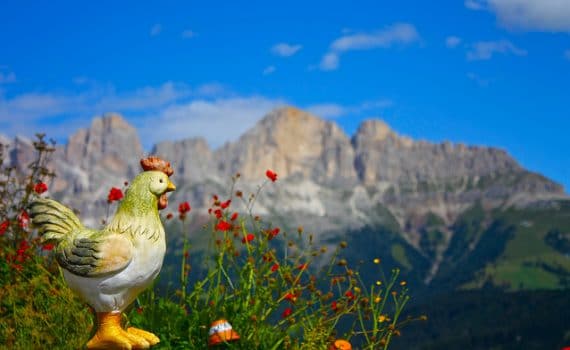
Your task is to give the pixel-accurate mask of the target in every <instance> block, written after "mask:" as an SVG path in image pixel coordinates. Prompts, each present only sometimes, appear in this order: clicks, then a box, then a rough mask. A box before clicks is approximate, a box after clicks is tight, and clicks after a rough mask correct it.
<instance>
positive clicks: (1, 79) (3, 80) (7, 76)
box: [0, 72, 16, 84]
mask: <svg viewBox="0 0 570 350" xmlns="http://www.w3.org/2000/svg"><path fill="white" fill-rule="evenodd" d="M15 82H16V74H15V73H14V72H7V73H3V72H0V84H9V83H15Z"/></svg>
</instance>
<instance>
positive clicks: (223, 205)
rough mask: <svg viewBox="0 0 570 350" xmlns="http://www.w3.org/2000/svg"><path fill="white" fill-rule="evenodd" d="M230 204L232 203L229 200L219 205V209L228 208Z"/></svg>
mask: <svg viewBox="0 0 570 350" xmlns="http://www.w3.org/2000/svg"><path fill="white" fill-rule="evenodd" d="M231 203H232V200H231V199H228V200H227V201H225V202H222V203H220V207H221V208H222V209H226V208H227V207H229V206H230V204H231Z"/></svg>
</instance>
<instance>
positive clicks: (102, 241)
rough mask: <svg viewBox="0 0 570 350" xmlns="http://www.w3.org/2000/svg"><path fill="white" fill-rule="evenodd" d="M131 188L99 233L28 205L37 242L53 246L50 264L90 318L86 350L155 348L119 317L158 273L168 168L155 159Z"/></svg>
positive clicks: (53, 210) (150, 338)
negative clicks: (92, 322) (89, 310)
mask: <svg viewBox="0 0 570 350" xmlns="http://www.w3.org/2000/svg"><path fill="white" fill-rule="evenodd" d="M141 165H142V167H143V170H145V171H143V172H142V173H140V174H139V175H138V176H137V177H135V179H134V180H133V181H132V182H131V184H130V186H129V188H128V189H127V191H126V193H125V197H124V199H123V200H122V202H121V203H120V204H119V206H118V208H117V211H116V213H115V216H114V217H113V219H112V220H111V221H110V222H109V224H108V225H107V226H106V227H105V228H103V229H101V230H94V229H90V228H86V227H85V226H83V225H82V224H81V222H80V221H79V219H78V218H77V216H75V214H74V213H73V212H72V211H71V210H70V209H69V208H67V207H65V206H63V205H62V204H60V203H58V202H56V201H54V200H51V199H42V198H40V199H38V200H37V201H35V202H34V203H32V205H31V207H30V214H31V217H32V222H33V223H34V225H35V226H36V227H38V230H39V233H40V235H41V236H42V239H43V240H44V241H46V242H54V243H56V244H57V246H56V249H55V254H56V259H57V262H58V263H59V265H60V266H61V267H62V268H63V275H64V277H65V280H66V282H67V284H68V285H69V287H70V288H71V289H72V290H73V291H74V292H76V293H77V294H78V295H79V296H80V297H81V298H82V299H83V300H84V301H85V302H87V304H89V305H90V306H91V307H93V309H94V310H95V312H96V317H97V332H96V333H95V335H94V336H93V338H91V340H89V342H88V343H87V348H88V349H145V348H149V347H150V346H152V345H154V344H156V343H158V342H159V339H158V337H157V336H155V335H154V334H152V333H150V332H147V331H143V330H141V329H137V328H134V327H130V328H128V329H123V328H122V326H121V316H122V312H123V310H125V308H126V307H127V306H129V305H130V304H131V303H132V302H133V301H134V300H135V298H136V297H137V295H138V294H139V293H141V292H142V291H143V290H144V289H145V288H147V287H149V286H150V285H151V283H152V281H153V280H154V279H155V278H156V276H157V275H158V273H159V272H160V269H161V267H162V262H163V259H164V253H165V251H166V242H165V237H164V228H163V226H162V222H161V220H160V217H159V215H158V210H159V209H163V208H165V207H166V205H167V198H166V193H167V192H169V191H173V190H174V189H175V186H174V185H173V184H172V182H171V181H170V179H169V176H170V175H172V173H173V171H172V168H171V167H170V163H168V162H165V161H163V160H161V159H159V158H156V157H149V158H146V159H143V160H141Z"/></svg>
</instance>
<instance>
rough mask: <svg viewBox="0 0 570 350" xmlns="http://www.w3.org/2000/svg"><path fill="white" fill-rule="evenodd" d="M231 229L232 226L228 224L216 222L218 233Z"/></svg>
mask: <svg viewBox="0 0 570 350" xmlns="http://www.w3.org/2000/svg"><path fill="white" fill-rule="evenodd" d="M231 228H232V225H231V224H230V223H229V222H227V221H224V220H222V221H220V222H218V224H217V225H216V230H218V231H228V230H230V229H231Z"/></svg>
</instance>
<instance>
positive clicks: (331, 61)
mask: <svg viewBox="0 0 570 350" xmlns="http://www.w3.org/2000/svg"><path fill="white" fill-rule="evenodd" d="M338 64H339V63H338V54H337V53H335V52H329V53H327V54H325V55H324V56H323V58H322V59H321V63H320V64H319V67H320V68H321V70H335V69H337V68H338Z"/></svg>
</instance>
